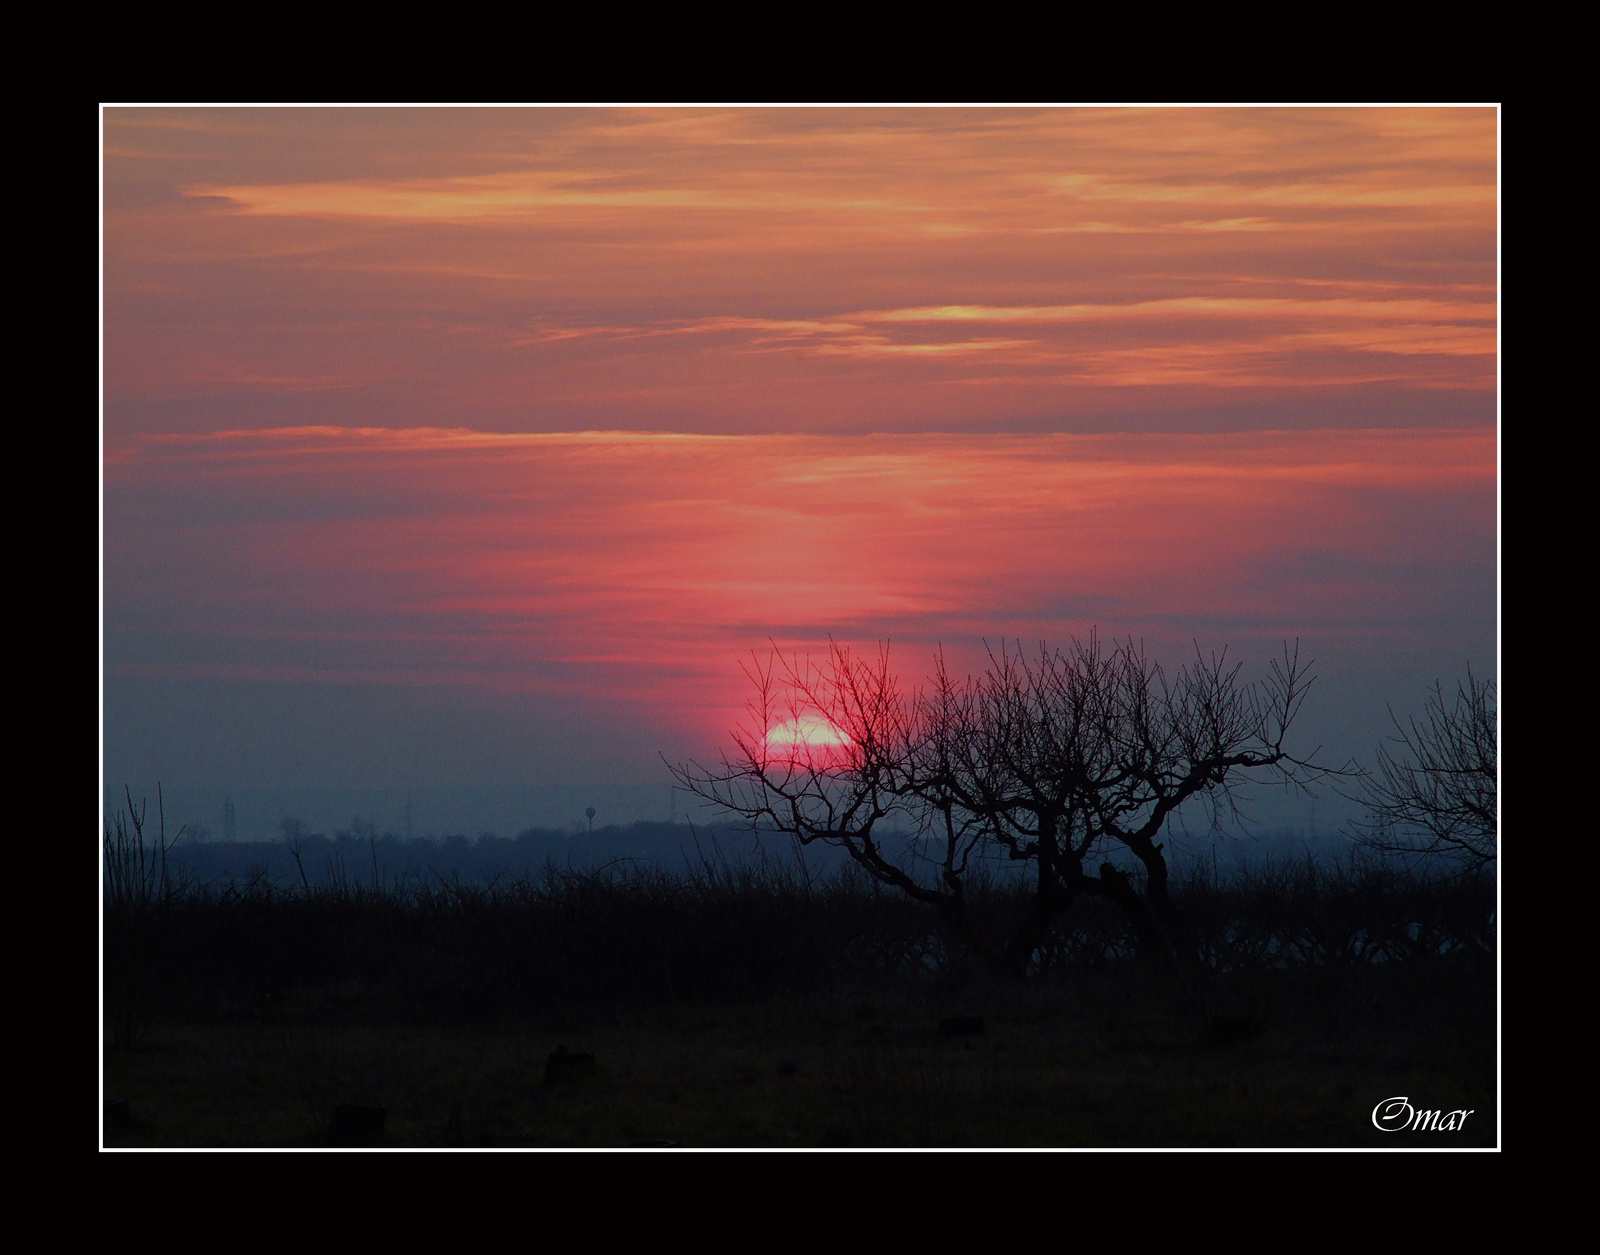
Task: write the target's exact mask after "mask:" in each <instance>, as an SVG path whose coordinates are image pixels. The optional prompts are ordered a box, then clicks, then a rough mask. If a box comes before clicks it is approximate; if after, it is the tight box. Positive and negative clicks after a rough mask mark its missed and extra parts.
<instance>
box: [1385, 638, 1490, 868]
mask: <svg viewBox="0 0 1600 1255" xmlns="http://www.w3.org/2000/svg"><path fill="white" fill-rule="evenodd" d="M1498 705H1499V704H1498V701H1497V700H1496V692H1495V682H1494V681H1493V680H1479V679H1477V678H1476V677H1474V676H1473V674H1472V672H1471V670H1470V668H1469V669H1468V671H1467V678H1466V680H1465V681H1464V682H1462V683H1459V684H1457V686H1456V694H1455V701H1454V703H1452V704H1448V705H1447V704H1446V701H1445V697H1444V692H1443V688H1442V686H1441V685H1440V684H1439V683H1437V682H1436V683H1435V684H1434V685H1433V687H1432V688H1431V689H1430V690H1429V693H1428V701H1427V705H1426V707H1425V709H1424V711H1423V715H1422V718H1421V719H1417V718H1412V719H1411V720H1409V721H1408V722H1407V723H1406V724H1405V725H1402V724H1401V723H1400V720H1399V719H1398V718H1397V717H1396V716H1395V713H1394V711H1393V710H1390V712H1389V718H1390V720H1391V721H1392V722H1393V723H1394V727H1395V732H1396V735H1395V736H1393V737H1391V738H1390V739H1389V742H1388V744H1381V745H1379V746H1378V761H1377V768H1376V770H1375V771H1372V772H1368V773H1366V774H1365V775H1364V776H1363V777H1362V781H1363V785H1364V791H1363V794H1362V796H1361V799H1360V800H1362V801H1364V802H1365V803H1366V804H1367V810H1368V818H1367V824H1366V828H1365V830H1364V831H1363V833H1362V834H1361V836H1362V840H1363V842H1364V843H1365V844H1366V845H1368V846H1370V847H1373V848H1376V849H1382V850H1389V851H1396V852H1403V853H1412V854H1424V855H1444V856H1447V857H1452V858H1456V859H1460V860H1462V861H1464V862H1465V863H1467V864H1468V865H1469V866H1475V867H1481V866H1485V865H1487V864H1488V863H1490V862H1492V861H1494V859H1495V857H1496V853H1497V839H1498V833H1499V794H1498V781H1499V774H1498V771H1499V737H1498V713H1499V712H1498Z"/></svg>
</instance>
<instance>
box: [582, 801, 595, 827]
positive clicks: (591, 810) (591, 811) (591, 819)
mask: <svg viewBox="0 0 1600 1255" xmlns="http://www.w3.org/2000/svg"><path fill="white" fill-rule="evenodd" d="M583 813H584V814H585V815H587V816H588V817H589V831H590V832H593V831H594V807H592V806H591V807H590V808H589V809H588V810H586V811H584V812H583Z"/></svg>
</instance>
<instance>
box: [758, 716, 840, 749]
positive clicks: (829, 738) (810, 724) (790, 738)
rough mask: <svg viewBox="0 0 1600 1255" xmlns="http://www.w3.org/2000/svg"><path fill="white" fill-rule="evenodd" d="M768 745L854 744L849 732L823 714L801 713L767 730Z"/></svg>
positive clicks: (817, 745) (819, 745)
mask: <svg viewBox="0 0 1600 1255" xmlns="http://www.w3.org/2000/svg"><path fill="white" fill-rule="evenodd" d="M767 744H768V745H782V746H785V747H788V746H794V747H799V746H802V745H805V746H816V747H833V746H840V745H850V744H852V742H851V740H850V735H849V733H847V732H845V730H844V729H843V728H838V727H835V726H834V725H833V724H832V723H830V722H829V721H828V720H826V719H824V718H823V717H822V716H821V715H801V716H800V717H799V718H798V719H789V720H786V721H785V722H783V723H780V724H779V725H778V726H777V727H775V728H772V729H769V730H768V732H767Z"/></svg>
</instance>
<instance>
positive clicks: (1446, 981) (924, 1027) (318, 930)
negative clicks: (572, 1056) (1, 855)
mask: <svg viewBox="0 0 1600 1255" xmlns="http://www.w3.org/2000/svg"><path fill="white" fill-rule="evenodd" d="M136 835H137V834H136ZM136 847H137V842H136V841H135V845H134V848H135V849H136ZM147 866H149V865H148V860H147ZM141 877H142V878H132V879H129V878H124V879H125V882H126V883H131V884H133V885H134V891H133V892H123V893H121V894H120V895H112V896H111V897H110V898H109V900H108V906H107V911H106V919H105V922H106V931H105V937H106V941H105V945H106V954H105V969H104V970H105V976H106V989H105V999H106V1007H107V1011H108V1016H107V1023H108V1028H110V1029H111V1030H112V1031H111V1034H110V1037H109V1040H108V1042H107V1048H106V1051H105V1054H104V1057H103V1058H104V1064H103V1066H104V1074H103V1080H104V1086H105V1096H106V1098H107V1100H126V1102H127V1104H128V1105H127V1108H126V1116H125V1118H124V1117H123V1115H122V1109H120V1108H119V1109H118V1119H116V1120H115V1121H110V1120H108V1121H107V1122H106V1129H105V1134H104V1136H105V1139H106V1142H105V1144H106V1145H108V1146H114V1147H116V1146H289V1147H314V1146H319V1145H326V1144H328V1142H329V1141H330V1138H331V1131H332V1124H333V1113H334V1111H335V1109H336V1108H338V1107H340V1106H341V1105H343V1104H354V1105H357V1106H363V1107H381V1108H383V1109H384V1110H385V1111H386V1112H387V1116H386V1118H385V1123H384V1127H383V1132H382V1134H381V1135H380V1136H379V1138H378V1139H377V1144H378V1145H383V1146H390V1147H407V1146H415V1147H512V1146H526V1147H580V1146H588V1147H630V1146H659V1145H666V1144H671V1145H674V1146H680V1147H752V1146H759V1147H794V1148H801V1147H840V1146H860V1147H879V1146H882V1147H919V1146H985V1147H987V1146H993V1147H1002V1146H1018V1147H1050V1146H1090V1147H1108V1146H1185V1147H1186V1146H1195V1147H1221V1146H1226V1147H1233V1146H1239V1147H1258V1146H1259V1147H1268V1146H1313V1147H1316V1146H1329V1147H1333V1146H1368V1145H1377V1146H1396V1145H1450V1146H1489V1145H1493V1144H1494V1142H1495V1137H1496V1127H1495V1114H1494V1112H1495V1077H1496V1056H1495V1043H1496V1035H1495V1024H1496V1003H1495V996H1496V992H1495V991H1496V986H1495V966H1494V954H1495V935H1494V923H1493V910H1494V902H1495V896H1494V883H1493V880H1492V878H1486V877H1478V878H1468V879H1462V878H1456V879H1445V878H1430V877H1427V876H1421V875H1418V874H1417V873H1415V872H1413V871H1407V870H1405V869H1401V868H1396V867H1394V866H1391V865H1385V864H1377V863H1370V864H1361V865H1358V864H1356V863H1350V864H1347V865H1339V866H1328V865H1315V864H1311V863H1305V864H1303V865H1293V866H1280V867H1265V868H1258V869H1256V870H1254V871H1251V872H1244V873H1240V874H1238V875H1235V876H1233V877H1232V878H1228V879H1219V878H1218V877H1217V876H1215V875H1207V874H1204V873H1203V872H1202V873H1196V874H1194V875H1192V876H1190V877H1188V878H1187V879H1186V880H1184V881H1183V882H1182V883H1181V884H1179V885H1178V886H1177V888H1176V897H1177V899H1178V901H1179V902H1180V905H1181V906H1182V907H1183V909H1184V910H1185V912H1186V913H1187V916H1188V918H1189V920H1190V921H1191V924H1192V926H1193V927H1194V929H1195V932H1196V935H1197V936H1198V938H1199V941H1200V948H1201V966H1200V968H1199V969H1198V970H1196V971H1193V972H1190V973H1189V974H1188V975H1186V976H1184V977H1182V978H1178V977H1174V976H1172V975H1170V974H1162V973H1161V972H1159V971H1157V970H1156V969H1154V968H1152V967H1151V966H1149V965H1147V964H1145V963H1143V962H1141V961H1140V960H1138V959H1136V958H1134V957H1132V956H1133V953H1134V946H1133V943H1132V938H1131V936H1130V934H1129V932H1128V929H1127V927H1126V925H1125V923H1124V922H1123V921H1122V920H1121V919H1120V917H1119V916H1117V915H1116V914H1115V912H1113V911H1109V910H1107V909H1106V907H1107V904H1106V903H1104V902H1097V901H1087V902H1084V903H1081V904H1080V905H1079V907H1078V908H1076V909H1074V911H1072V912H1071V913H1070V914H1069V915H1067V916H1066V917H1064V918H1063V919H1062V920H1061V921H1060V922H1059V924H1058V926H1057V927H1056V928H1055V929H1054V930H1053V931H1052V933H1051V934H1050V936H1049V937H1048V938H1047V939H1046V942H1045V944H1044V945H1042V946H1041V947H1040V949H1039V951H1038V954H1037V956H1036V970H1035V971H1034V973H1033V974H1032V976H1031V977H1030V979H1029V980H1027V981H1026V982H1015V981H1009V982H1006V981H997V980H995V979H994V978H992V977H990V976H988V975H986V974H985V973H984V972H983V971H982V970H981V969H979V968H977V967H976V966H975V965H974V964H973V963H972V961H971V960H970V958H969V957H968V956H967V954H966V953H965V952H964V951H963V950H962V949H960V948H959V947H958V946H955V945H954V944H952V943H951V941H950V939H949V938H948V937H946V936H944V935H943V934H942V933H941V931H940V929H939V927H938V925H937V921H936V920H935V919H934V918H933V917H932V916H930V915H929V914H928V913H927V912H925V911H924V910H923V909H921V908H919V907H918V906H917V905H916V904H914V903H911V902H909V901H907V900H905V899H903V898H901V897H899V896H896V895H893V894H888V893H885V892H882V891H880V890H878V889H876V888H874V887H873V886H872V885H870V884H869V883H867V882H865V881H864V880H863V879H862V878H860V877H855V876H851V875H850V874H849V873H848V871H847V872H846V873H844V874H841V875H838V876H835V877H833V878H831V879H829V880H827V881H825V882H822V883H816V882H813V881H807V880H805V879H804V878H800V877H797V876H796V875H794V874H793V873H792V872H783V871H779V870H775V869H773V868H770V867H769V868H765V869H763V868H761V867H743V868H729V867H726V866H724V867H723V868H721V869H720V870H718V869H716V868H711V867H708V868H706V869H705V870H704V871H703V872H702V873H700V874H696V875H689V876H670V875H667V874H665V873H660V872H654V871H641V870H636V869H629V868H620V869H617V870H616V871H614V872H612V873H607V874H598V875H597V874H593V873H576V872H568V871H560V870H557V869H554V868H551V869H550V870H549V871H548V872H547V874H546V875H545V876H543V877H542V878H538V879H524V880H518V881H514V882H501V883H498V884H492V885H485V884H476V885H474V884H461V883H439V882H435V883H433V884H431V885H430V884H427V883H424V882H421V881H409V882H397V883H393V884H390V885H382V884H371V883H369V884H365V885H362V884H358V883H355V882H352V881H348V880H341V881H338V882H336V883H332V884H328V885H323V886H314V885H309V884H299V885H287V886H285V885H277V884H273V883H270V882H267V881H265V880H262V879H257V880H254V881H251V882H248V883H243V884H240V883H228V884H220V885H212V886H203V885H198V884H193V883H190V884H185V885H181V886H173V885H172V884H170V883H168V882H167V881H166V880H165V878H163V877H159V876H157V875H156V874H155V873H153V872H150V871H146V872H144V873H141ZM975 893H976V898H977V900H976V901H975V907H976V909H977V911H978V913H979V915H980V916H983V917H986V918H988V919H989V920H990V922H991V923H992V924H993V925H994V926H995V927H996V929H997V930H999V931H1000V932H1003V931H1004V925H1005V923H1006V920H1007V919H1008V918H1010V917H1013V916H1014V913H1015V912H1016V911H1018V910H1020V909H1023V899H1022V896H1021V894H1020V892H1019V890H1018V888H1017V886H1016V885H1015V884H1011V885H1007V884H1003V883H996V884H990V885H989V886H987V887H984V886H981V885H980V886H978V887H977V888H976V890H975ZM958 1016H962V1017H973V1016H981V1017H982V1018H983V1032H982V1033H981V1034H980V1035H977V1036H971V1037H965V1038H950V1037H946V1036H944V1035H942V1034H941V1032H940V1029H939V1026H940V1024H941V1021H943V1020H946V1019H950V1018H952V1017H958ZM563 1045H565V1046H567V1047H568V1048H569V1050H570V1051H572V1052H574V1053H578V1054H592V1055H593V1056H594V1058H595V1066H594V1067H593V1069H592V1070H585V1069H577V1070H575V1071H574V1072H573V1075H572V1078H571V1080H570V1082H569V1083H566V1084H560V1085H555V1086H547V1085H546V1084H545V1063H546V1060H547V1059H548V1057H549V1056H550V1054H551V1053H552V1052H553V1051H555V1050H557V1049H558V1048H559V1047H561V1046H563ZM1395 1095H1406V1096H1408V1097H1410V1098H1411V1099H1412V1100H1413V1102H1414V1103H1415V1104H1416V1105H1418V1106H1422V1107H1427V1108H1432V1109H1445V1110H1455V1109H1472V1110H1473V1111H1474V1112H1475V1114H1474V1115H1473V1116H1472V1117H1470V1118H1469V1119H1468V1121H1467V1122H1466V1125H1465V1127H1464V1128H1463V1129H1461V1130H1459V1131H1457V1132H1452V1133H1430V1134H1392V1133H1388V1134H1386V1133H1382V1132H1379V1131H1378V1130H1377V1129H1375V1128H1374V1127H1373V1126H1372V1124H1371V1121H1370V1118H1369V1117H1370V1113H1371V1112H1372V1109H1373V1107H1374V1106H1375V1105H1376V1104H1377V1103H1378V1102H1379V1101H1380V1100H1383V1099H1385V1098H1389V1097H1392V1096H1395Z"/></svg>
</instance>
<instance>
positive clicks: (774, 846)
mask: <svg viewBox="0 0 1600 1255" xmlns="http://www.w3.org/2000/svg"><path fill="white" fill-rule="evenodd" d="M886 845H888V847H889V848H890V849H892V850H897V851H900V852H902V855H903V861H904V862H905V863H906V864H907V865H908V866H914V864H915V863H916V861H917V859H916V856H915V853H914V852H913V847H912V844H911V841H910V838H908V837H904V836H901V837H898V838H897V837H894V836H892V835H891V836H889V837H887V838H886ZM1348 849H1349V843H1348V841H1346V840H1345V839H1344V838H1342V837H1338V836H1323V837H1317V838H1312V837H1307V836H1305V835H1303V834H1299V833H1293V832H1275V833H1265V834H1261V835H1258V836H1255V837H1238V838H1220V839H1212V840H1205V841H1201V840H1193V841H1189V842H1188V843H1186V844H1184V845H1181V846H1179V847H1178V857H1177V860H1176V861H1177V863H1178V865H1179V866H1182V865H1184V864H1186V863H1187V864H1191V865H1198V864H1202V863H1203V864H1209V865H1211V866H1213V867H1216V868H1222V869H1230V870H1231V869H1236V868H1241V867H1245V866H1249V865H1251V864H1253V863H1259V862H1263V861H1266V862H1277V863H1283V862H1285V861H1289V860H1297V859H1302V858H1305V857H1307V856H1309V857H1311V858H1312V860H1313V861H1316V862H1327V861H1328V860H1330V859H1337V858H1339V857H1341V856H1343V855H1345V854H1347V853H1348ZM297 853H298V857H297ZM168 857H169V860H170V868H171V874H172V875H173V876H174V877H176V878H178V879H180V880H185V879H186V880H194V881H199V882H201V883H206V884H212V883H229V882H236V881H237V882H243V881H249V880H252V879H260V880H263V881H265V882H267V883H271V884H277V885H286V886H294V885H301V884H310V885H312V886H316V887H324V886H333V885H338V884H363V885H368V886H370V885H372V884H374V883H376V884H379V885H382V886H392V885H394V884H395V883H396V882H397V881H415V880H423V881H427V882H435V883H436V882H439V881H457V880H459V881H464V882H468V883H479V884H486V883H490V882H493V881H495V880H497V879H501V880H504V879H511V880H515V879H519V878H525V877H529V876H537V875H542V874H543V873H544V872H545V871H546V870H547V869H548V868H549V867H551V866H554V867H556V868H561V869H568V870H572V871H578V872H593V871H595V870H597V869H599V868H601V867H607V866H617V865H626V866H630V867H635V868H641V869H642V868H649V869H652V870H655V871H662V872H667V873H671V874H675V875H683V874H695V873H698V872H700V871H702V870H704V869H705V868H707V867H750V866H771V867H775V868H781V869H786V870H787V869H793V870H796V871H799V870H801V869H802V868H804V869H805V870H808V871H810V872H812V873H815V874H831V873H833V872H836V871H838V870H840V869H841V868H842V867H843V866H844V865H845V864H846V863H848V862H849V858H848V856H847V855H846V854H845V853H844V852H843V851H842V850H840V849H839V848H838V847H836V846H832V845H824V844H821V843H816V844H813V845H811V846H808V847H806V848H805V849H804V850H797V848H796V846H795V844H794V842H793V841H792V840H791V839H790V838H788V837H786V836H784V835H783V834H780V833H771V832H766V833H763V832H753V831H751V829H750V828H749V827H747V826H734V825H713V826H701V825H689V824H681V823H679V824H674V823H664V822H654V821H648V820H645V821H640V822H638V823H633V824H629V825H627V826H626V827H616V826H606V827H604V828H597V829H595V830H594V831H593V832H579V833H574V832H571V831H568V830H565V829H556V828H529V829H526V830H525V831H523V832H521V833H519V834H518V835H517V836H515V837H499V836H495V835H494V834H492V833H484V834H481V835H479V836H476V837H470V838H469V837H468V836H466V835H465V834H458V835H454V836H449V837H444V838H429V837H415V838H410V839H407V838H404V837H399V836H396V835H394V834H393V833H386V834H379V833H376V832H372V831H366V832H361V831H355V830H348V831H344V832H340V833H337V834H335V835H334V836H332V837H329V836H326V835H324V834H321V833H314V834H310V835H305V836H296V837H294V838H293V839H292V840H281V841H238V842H182V843H180V844H178V845H176V846H174V847H173V849H172V850H171V853H170V854H169V856H168ZM991 871H992V874H993V875H995V876H997V877H999V878H1001V879H1005V878H1007V877H1008V876H1016V875H1022V874H1025V870H1024V867H1023V866H1022V865H1008V864H1006V863H1004V862H997V863H996V864H995V865H994V866H993V868H992V869H991ZM302 876H303V880H302Z"/></svg>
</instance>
